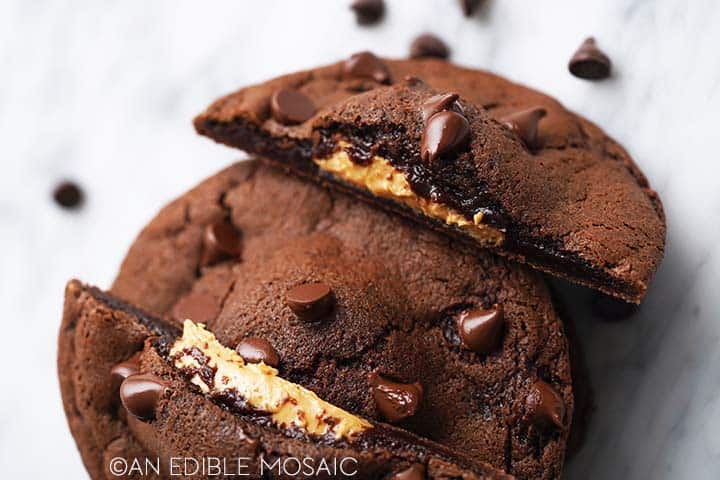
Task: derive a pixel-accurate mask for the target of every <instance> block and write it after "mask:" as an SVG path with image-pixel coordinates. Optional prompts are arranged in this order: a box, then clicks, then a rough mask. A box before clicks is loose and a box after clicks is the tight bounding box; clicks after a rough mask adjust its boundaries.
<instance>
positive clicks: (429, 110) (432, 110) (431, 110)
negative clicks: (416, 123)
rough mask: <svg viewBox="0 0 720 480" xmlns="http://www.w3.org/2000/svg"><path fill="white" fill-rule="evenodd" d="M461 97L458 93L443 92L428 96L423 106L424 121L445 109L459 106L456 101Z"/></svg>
mask: <svg viewBox="0 0 720 480" xmlns="http://www.w3.org/2000/svg"><path fill="white" fill-rule="evenodd" d="M459 97H460V95H458V94H457V93H441V94H439V95H434V96H432V97H430V98H428V99H427V100H425V103H423V106H422V114H423V121H424V122H427V121H428V118H430V117H432V116H433V115H435V114H436V113H438V112H442V111H443V110H451V109H453V108H459V105H458V104H457V103H455V102H456V101H457V99H458V98H459Z"/></svg>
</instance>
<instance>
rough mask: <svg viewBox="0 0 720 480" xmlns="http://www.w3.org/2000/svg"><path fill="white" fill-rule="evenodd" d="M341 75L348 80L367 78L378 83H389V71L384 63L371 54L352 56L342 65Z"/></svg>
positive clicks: (364, 53)
mask: <svg viewBox="0 0 720 480" xmlns="http://www.w3.org/2000/svg"><path fill="white" fill-rule="evenodd" d="M343 73H344V74H345V76H346V77H348V78H368V79H372V80H375V81H376V82H378V83H390V82H391V77H390V70H389V69H388V67H387V65H386V64H385V62H384V61H383V60H381V59H379V58H378V57H376V56H375V55H374V54H373V53H372V52H360V53H356V54H354V55H352V56H351V57H350V58H349V59H347V60H346V61H345V63H344V64H343Z"/></svg>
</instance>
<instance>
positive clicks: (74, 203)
mask: <svg viewBox="0 0 720 480" xmlns="http://www.w3.org/2000/svg"><path fill="white" fill-rule="evenodd" d="M84 197H85V195H84V194H83V191H82V190H81V189H80V187H79V186H78V185H77V184H76V183H73V182H69V181H66V182H62V183H60V184H58V185H57V186H56V187H55V190H53V198H54V199H55V203H57V204H58V205H60V206H61V207H63V208H77V207H79V206H80V205H81V204H82V203H83V199H84Z"/></svg>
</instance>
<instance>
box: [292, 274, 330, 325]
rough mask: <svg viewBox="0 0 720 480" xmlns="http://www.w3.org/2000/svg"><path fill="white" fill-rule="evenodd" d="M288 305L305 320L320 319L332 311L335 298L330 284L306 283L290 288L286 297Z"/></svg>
mask: <svg viewBox="0 0 720 480" xmlns="http://www.w3.org/2000/svg"><path fill="white" fill-rule="evenodd" d="M285 302H286V303H287V306H288V307H290V310H292V311H293V312H294V313H295V315H297V316H298V317H300V318H301V319H303V320H319V319H320V318H322V317H324V316H326V315H327V314H329V313H330V311H331V310H332V308H333V305H334V304H335V299H334V296H333V293H332V289H331V288H330V285H328V284H326V283H322V282H318V283H304V284H302V285H297V286H295V287H293V288H291V289H290V291H289V292H288V293H287V295H286V297H285Z"/></svg>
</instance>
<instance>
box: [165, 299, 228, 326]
mask: <svg viewBox="0 0 720 480" xmlns="http://www.w3.org/2000/svg"><path fill="white" fill-rule="evenodd" d="M219 313H220V305H219V302H218V300H217V298H215V296H213V295H211V294H209V293H205V292H191V293H189V294H188V295H186V296H184V297H183V298H181V299H180V301H178V302H177V303H176V304H175V306H174V307H173V310H172V315H173V318H175V319H176V320H180V321H183V320H188V319H189V320H192V321H193V322H195V323H208V322H209V321H211V320H215V319H216V318H217V316H218V314H219Z"/></svg>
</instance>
